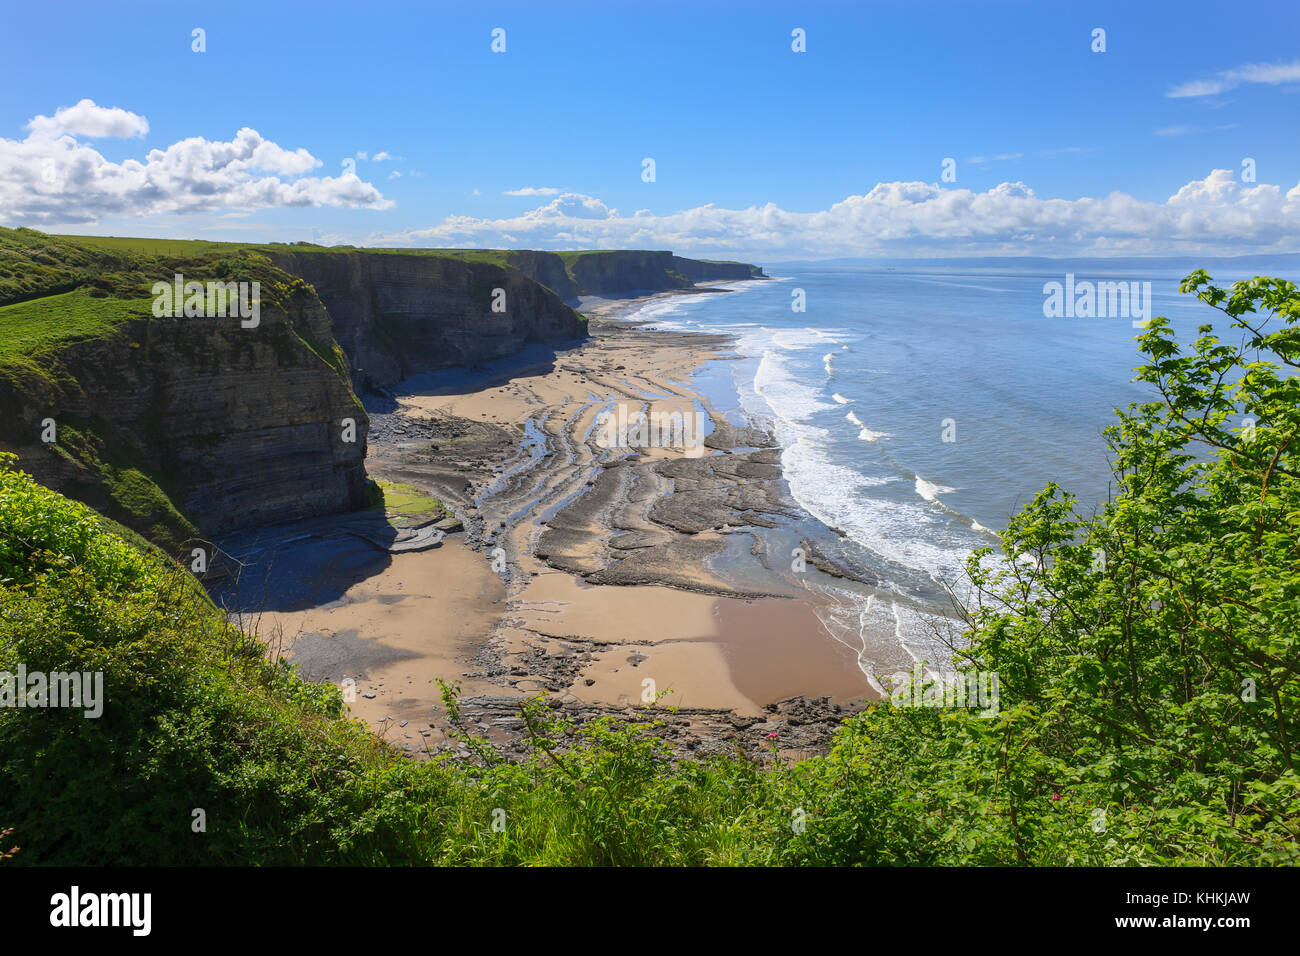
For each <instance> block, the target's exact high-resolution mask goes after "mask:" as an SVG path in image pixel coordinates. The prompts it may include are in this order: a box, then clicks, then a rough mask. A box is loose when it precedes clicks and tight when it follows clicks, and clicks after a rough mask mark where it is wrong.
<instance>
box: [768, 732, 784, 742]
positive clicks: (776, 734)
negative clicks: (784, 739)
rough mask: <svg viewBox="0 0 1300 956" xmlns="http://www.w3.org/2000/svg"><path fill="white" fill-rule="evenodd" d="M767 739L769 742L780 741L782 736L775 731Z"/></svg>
mask: <svg viewBox="0 0 1300 956" xmlns="http://www.w3.org/2000/svg"><path fill="white" fill-rule="evenodd" d="M767 739H768V740H780V739H781V735H780V734H778V733H777V732H776V731H775V730H774V731H772V732H771V733H770V734H768V735H767Z"/></svg>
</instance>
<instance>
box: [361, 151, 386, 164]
mask: <svg viewBox="0 0 1300 956" xmlns="http://www.w3.org/2000/svg"><path fill="white" fill-rule="evenodd" d="M363 158H364V157H363ZM392 158H393V154H392V153H390V152H388V151H387V150H383V149H381V150H380V151H379V152H377V153H375V155H374V157H373V159H372V162H376V163H382V162H386V161H387V160H390V159H392Z"/></svg>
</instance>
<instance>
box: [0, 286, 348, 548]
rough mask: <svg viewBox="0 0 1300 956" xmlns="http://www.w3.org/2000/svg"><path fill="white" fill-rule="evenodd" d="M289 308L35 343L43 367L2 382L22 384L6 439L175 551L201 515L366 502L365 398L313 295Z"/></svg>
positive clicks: (76, 491) (239, 517) (38, 467)
mask: <svg viewBox="0 0 1300 956" xmlns="http://www.w3.org/2000/svg"><path fill="white" fill-rule="evenodd" d="M293 311H294V312H295V313H296V314H295V316H294V317H293V318H291V317H290V316H289V315H287V314H285V313H284V312H282V311H278V310H276V309H274V308H266V307H264V308H263V310H262V315H261V322H260V325H259V326H258V327H257V328H255V329H243V328H240V326H239V323H238V321H237V320H233V319H213V318H189V319H186V318H182V319H170V318H167V319H154V320H152V321H150V320H148V319H143V318H142V319H138V320H134V321H129V322H127V323H125V324H123V325H120V326H118V327H117V328H116V329H114V331H113V333H112V334H110V335H107V336H104V337H102V338H93V339H89V340H86V341H82V342H76V343H73V344H70V345H67V346H65V347H63V348H61V349H59V350H58V351H57V352H55V353H53V354H49V355H45V356H42V366H43V367H42V370H41V371H42V374H39V375H31V376H28V377H26V380H25V381H22V382H21V383H18V382H12V381H10V382H6V383H4V384H5V385H20V390H18V391H17V392H15V391H11V390H10V389H9V388H6V387H3V386H0V414H3V420H4V421H3V426H0V445H2V446H3V447H5V449H6V450H9V451H16V452H17V453H18V455H19V458H20V465H21V467H22V468H23V469H24V470H25V471H28V472H30V473H31V474H32V475H33V476H34V477H36V478H37V480H39V481H41V482H42V483H43V484H46V485H48V486H50V487H52V488H55V489H57V490H59V491H62V492H63V493H64V494H67V495H69V496H72V497H75V498H78V499H80V500H82V501H85V502H86V503H88V504H90V505H91V506H92V507H94V508H96V509H97V510H99V511H101V512H103V513H104V514H107V515H108V516H109V517H112V518H115V519H116V520H118V521H121V522H122V523H124V524H126V525H128V526H129V527H132V528H134V529H135V530H137V531H139V532H140V533H142V534H144V535H145V536H146V537H149V538H151V539H152V540H154V541H156V542H158V543H160V544H162V545H164V546H165V547H168V548H169V550H174V549H175V548H176V547H177V546H178V545H179V544H180V543H181V542H182V541H184V540H185V539H186V538H187V537H189V536H190V535H191V534H193V533H194V532H195V530H196V526H197V530H199V531H201V532H203V533H205V534H217V533H220V532H223V531H226V530H229V529H231V528H235V527H242V526H248V525H255V524H260V523H272V522H277V521H287V520H291V519H294V518H299V517H305V516H307V515H313V514H323V513H329V512H335V511H346V510H352V509H355V508H358V507H361V506H362V505H364V503H365V498H366V475H365V467H364V458H365V448H366V427H367V424H368V422H367V418H366V414H365V410H364V409H363V408H362V407H361V404H360V403H359V402H358V401H357V398H356V395H355V394H354V393H353V391H352V389H351V387H350V386H349V383H348V380H347V377H346V375H345V374H344V372H343V368H344V365H343V361H342V356H341V355H340V354H339V353H338V352H337V351H336V350H332V342H331V339H330V323H329V316H328V315H327V314H326V312H325V310H324V308H323V307H321V305H320V303H319V301H316V300H315V299H314V297H310V299H309V300H308V301H306V302H304V303H300V304H298V305H297V306H295V307H294V309H293ZM331 363H334V364H333V365H332V364H331ZM46 419H53V420H54V421H55V428H56V431H55V437H56V441H55V442H54V443H52V444H51V443H45V442H43V441H42V440H41V435H42V431H43V426H42V422H43V421H44V420H46ZM344 419H352V420H353V421H354V422H355V428H354V434H353V435H352V437H353V439H354V440H353V441H350V442H349V441H346V440H345V437H346V436H345V431H344ZM178 509H179V512H181V514H178V513H177V510H178Z"/></svg>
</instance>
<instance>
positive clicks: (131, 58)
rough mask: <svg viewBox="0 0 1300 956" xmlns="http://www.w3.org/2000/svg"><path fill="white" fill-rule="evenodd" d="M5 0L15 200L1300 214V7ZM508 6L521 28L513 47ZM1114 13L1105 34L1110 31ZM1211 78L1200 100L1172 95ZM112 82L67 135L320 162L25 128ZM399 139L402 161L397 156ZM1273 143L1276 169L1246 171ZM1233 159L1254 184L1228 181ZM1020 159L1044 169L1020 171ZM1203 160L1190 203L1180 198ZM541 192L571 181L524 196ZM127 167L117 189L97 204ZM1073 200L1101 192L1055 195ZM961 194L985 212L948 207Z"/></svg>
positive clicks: (432, 231)
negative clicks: (177, 152)
mask: <svg viewBox="0 0 1300 956" xmlns="http://www.w3.org/2000/svg"><path fill="white" fill-rule="evenodd" d="M467 8H468V9H467ZM0 17H3V20H4V21H5V23H4V29H3V30H0V56H3V58H4V61H5V62H6V64H7V65H8V69H7V70H6V82H5V83H4V84H0V151H2V150H3V148H5V147H6V146H7V148H8V152H7V153H5V154H4V155H0V160H7V162H6V165H8V166H9V167H10V168H9V170H8V171H5V170H4V169H3V168H2V167H0V201H4V204H3V205H0V223H3V224H5V225H23V224H25V225H32V226H34V227H36V228H45V229H49V230H51V231H62V232H95V233H116V234H144V235H169V236H199V237H210V238H240V239H244V238H247V239H255V238H261V239H288V240H292V239H299V238H312V237H313V235H314V236H315V237H316V238H318V239H321V240H323V241H349V242H359V243H361V242H370V243H392V244H417V245H440V244H442V245H445V244H464V245H500V244H512V245H532V246H543V247H552V248H565V247H569V248H572V247H578V246H582V245H601V246H626V245H641V246H644V245H654V246H655V247H662V246H663V245H664V244H670V245H675V246H680V247H681V248H680V249H679V251H686V252H692V253H695V254H708V253H735V254H740V253H744V254H747V255H751V256H762V255H782V256H783V257H785V258H790V257H804V256H807V257H818V256H833V255H854V254H905V253H918V254H965V253H976V252H978V253H985V254H1002V253H1007V252H1015V251H1023V252H1026V253H1039V254H1042V253H1049V254H1050V253H1052V252H1105V251H1115V252H1124V253H1136V254H1142V253H1150V254H1159V253H1168V252H1177V251H1184V250H1189V249H1194V248H1197V247H1200V248H1203V249H1205V250H1207V251H1215V252H1219V253H1222V254H1231V253H1233V252H1237V251H1240V252H1253V251H1280V250H1283V251H1284V250H1285V249H1287V248H1288V244H1294V240H1295V238H1296V236H1297V234H1300V226H1297V217H1298V216H1300V193H1296V194H1295V198H1294V199H1292V198H1290V197H1289V196H1288V193H1289V192H1291V191H1293V190H1295V188H1296V187H1297V184H1298V183H1300V148H1297V147H1300V135H1298V134H1297V122H1296V121H1297V118H1300V67H1298V66H1296V65H1297V64H1300V44H1297V42H1296V39H1295V38H1296V37H1297V36H1300V4H1296V3H1292V2H1286V3H1281V2H1279V3H1260V4H1252V5H1250V7H1249V9H1248V10H1244V9H1243V10H1242V11H1241V12H1234V11H1232V10H1230V9H1227V8H1225V7H1224V6H1223V5H1222V4H1213V5H1212V4H1197V3H1185V2H1180V3H1132V2H1128V3H1114V4H1110V3H1086V4H1084V3H1057V2H1040V3H975V2H966V3H945V4H934V5H930V6H925V7H923V6H922V5H919V4H916V3H857V4H851V3H804V2H801V3H761V2H759V3H706V2H694V3H674V2H661V0H656V2H646V3H630V2H612V3H600V4H597V3H537V2H534V3H521V4H514V3H482V4H472V5H470V4H457V5H455V6H453V5H448V4H428V3H423V4H414V3H384V2H374V3H330V2H315V3H297V2H289V3H279V2H272V0H263V2H261V3H255V4H252V3H248V4H246V3H230V2H225V3H220V4H177V3H160V4H144V3H122V4H113V5H107V4H103V3H44V4H28V5H23V6H22V7H21V8H18V7H15V6H12V5H11V6H9V7H7V8H6V10H5V11H4V13H3V14H0ZM195 27H201V28H203V29H204V30H205V31H206V45H207V51H206V52H204V53H195V52H193V51H192V50H191V42H192V41H191V30H192V29H193V28H195ZM497 27H500V28H504V29H505V31H506V52H505V53H500V54H499V53H493V52H492V51H491V49H490V44H491V31H492V30H493V29H494V28H497ZM796 27H799V28H802V29H804V30H806V32H807V52H806V53H794V52H792V50H791V30H792V29H794V28H796ZM1098 27H1100V28H1102V29H1104V30H1105V31H1106V37H1105V39H1106V51H1105V52H1104V53H1094V52H1093V51H1092V50H1091V46H1092V43H1093V39H1092V31H1093V30H1094V28H1098ZM1188 84H1202V85H1201V86H1192V87H1189V86H1188ZM1207 84H1208V85H1207ZM1180 87H1182V88H1183V89H1182V92H1184V93H1187V92H1192V93H1197V94H1199V95H1180V96H1172V95H1170V94H1171V93H1172V92H1177V91H1179V88H1180ZM1216 88H1217V89H1216ZM1207 90H1210V92H1206V91H1207ZM87 99H88V100H91V101H93V107H94V108H95V109H99V110H105V109H117V110H120V111H126V112H128V113H129V114H133V115H134V116H135V117H138V118H140V119H141V121H142V122H141V123H137V125H136V127H135V128H134V133H135V135H127V136H110V135H90V134H94V133H96V131H97V127H96V126H95V123H96V121H95V120H94V119H93V118H92V119H90V120H87V119H86V118H85V117H86V116H88V115H90V114H88V113H86V111H85V110H83V111H82V114H78V115H80V116H81V117H82V118H81V119H80V120H73V119H65V120H60V122H59V123H55V122H53V121H51V122H50V124H49V125H50V126H51V127H52V128H54V127H58V128H56V129H52V132H50V133H49V134H48V135H47V134H41V135H42V136H45V138H46V139H49V137H52V136H57V135H59V134H62V135H65V136H71V137H72V138H73V139H75V140H76V142H77V144H79V146H80V147H81V148H83V149H90V150H93V151H94V153H95V155H98V156H100V157H102V160H103V162H104V163H106V164H113V166H114V167H116V165H117V164H122V163H124V162H128V161H137V162H139V163H142V164H145V163H147V159H146V157H147V154H148V153H149V151H150V150H167V149H168V147H171V146H173V145H174V144H177V143H180V142H182V141H184V140H186V139H187V138H191V137H201V138H203V139H204V140H206V141H208V142H209V143H228V142H231V141H232V140H234V139H235V137H236V134H237V133H238V131H239V130H240V129H241V128H245V127H247V128H250V129H252V130H256V131H257V133H258V134H259V140H258V141H259V142H260V141H267V142H270V143H273V144H277V145H278V147H279V148H280V149H281V150H284V151H289V152H290V153H294V152H295V151H297V150H305V151H306V153H308V154H310V157H311V158H313V159H314V160H317V161H319V165H317V166H315V167H313V168H311V169H310V170H305V169H301V168H299V167H300V166H301V165H302V164H297V163H293V162H285V163H276V162H273V163H271V164H270V166H269V172H268V167H265V166H264V167H261V168H260V170H259V169H258V168H254V167H241V169H240V170H239V171H236V170H234V169H233V168H229V169H222V170H209V172H211V177H207V176H205V175H200V174H199V173H198V172H195V170H194V169H189V170H188V171H186V170H179V171H178V169H177V168H176V167H173V169H172V175H169V176H168V177H166V182H161V181H160V180H159V179H158V178H157V177H156V176H155V175H154V173H153V172H151V171H145V172H139V171H136V170H134V169H133V168H127V169H125V170H120V171H119V170H118V169H116V168H110V169H109V170H108V173H109V176H108V177H107V178H108V179H112V180H114V182H116V181H117V179H120V180H121V181H120V182H118V183H117V185H113V186H111V187H109V186H104V180H105V177H104V176H103V175H100V174H97V173H95V172H94V171H93V170H91V169H90V168H89V166H90V165H94V164H96V163H98V162H99V161H98V160H95V159H93V157H90V158H87V157H89V153H75V152H73V151H72V150H71V149H70V148H67V147H66V144H65V147H61V148H60V150H59V151H58V152H57V153H50V152H48V150H50V149H53V148H54V147H52V146H49V145H48V143H46V144H45V145H43V146H41V148H40V150H38V149H36V147H35V146H31V145H28V146H27V147H22V144H23V143H24V142H25V141H26V140H27V139H29V138H31V137H32V136H33V135H34V134H32V132H31V130H30V129H29V128H28V124H29V122H30V121H32V120H33V118H34V117H38V116H43V117H54V118H55V119H56V120H57V119H59V117H58V116H57V115H56V111H57V110H59V109H60V108H64V109H66V108H69V107H73V106H74V105H75V104H78V103H79V102H81V101H83V100H87ZM68 115H69V116H72V115H73V114H68ZM132 122H134V121H132ZM143 122H147V132H141V127H142V125H143ZM60 124H61V125H60ZM128 125H129V124H128ZM69 127H71V132H68V131H67V130H68V128H69ZM251 142H252V141H251V140H250V141H246V142H245V146H248V144H249V143H251ZM249 148H250V149H251V147H249ZM183 152H190V153H192V152H193V151H192V150H190V151H183ZM359 153H364V154H365V156H366V157H367V158H365V159H361V158H359V157H358V154H359ZM379 153H387V154H388V155H389V156H390V157H391V158H389V159H386V160H384V161H380V162H376V161H375V160H374V158H373V157H375V155H376V154H379ZM51 156H53V157H54V158H53V159H51V158H50V157H51ZM78 156H80V157H81V158H80V159H78ZM645 157H653V158H654V160H655V162H656V180H655V182H653V183H647V182H643V181H642V176H641V173H642V160H643V158H645ZM947 157H951V158H953V159H955V160H956V174H957V178H956V181H955V182H951V183H949V182H942V181H941V178H940V173H941V162H942V160H943V159H944V158H947ZM1247 157H1249V158H1251V159H1253V160H1254V161H1255V169H1256V176H1257V178H1256V181H1255V182H1254V183H1251V182H1249V181H1242V177H1241V171H1242V162H1243V160H1244V159H1245V158H1247ZM348 158H350V159H352V160H353V162H354V163H355V173H356V177H357V179H358V180H359V181H360V182H361V183H364V184H369V186H368V187H366V188H365V189H364V190H363V189H361V187H359V186H355V185H351V184H348V185H347V188H345V186H344V185H343V184H338V183H328V182H326V183H323V184H317V185H313V184H311V183H304V184H303V185H302V186H301V187H300V188H299V189H298V190H297V191H296V192H294V193H292V194H291V195H280V196H277V197H272V196H271V195H270V193H271V192H272V191H273V190H269V189H266V188H262V187H258V188H251V186H250V183H251V182H253V181H257V182H261V181H263V180H265V178H266V177H267V176H268V175H270V176H271V177H273V178H274V179H276V180H277V181H279V182H281V183H284V184H292V183H293V182H295V180H297V179H299V178H304V177H305V178H306V179H308V180H310V179H322V178H324V179H334V178H337V177H340V176H342V175H344V173H345V169H344V167H343V165H342V164H343V161H344V160H345V159H348ZM37 160H39V167H38V166H37V165H33V164H35V163H37ZM51 162H53V163H54V165H55V167H56V169H55V171H54V172H52V173H51V172H48V170H47V167H48V165H49V164H50V163H51ZM185 162H187V163H191V164H194V163H197V164H199V165H200V166H201V165H203V164H205V163H207V164H209V166H211V164H213V163H220V162H222V160H221V159H220V158H217V159H213V158H212V157H211V156H197V155H191V156H190V157H189V159H188V160H186V161H185ZM88 164H89V165H88ZM182 165H184V163H182ZM19 167H24V169H25V171H23V170H20V169H19ZM27 167H30V168H27ZM37 168H39V169H41V170H46V176H45V179H44V180H43V185H42V186H41V187H40V188H39V189H37V190H36V192H39V193H40V194H41V195H42V196H44V197H46V198H47V199H48V200H49V201H48V202H44V201H43V202H36V201H34V200H33V199H32V198H31V197H32V195H33V189H32V187H31V184H30V183H25V181H24V180H23V178H22V177H23V176H24V175H26V176H28V177H30V176H33V175H35V172H34V171H35V170H36V169H37ZM1213 170H1227V171H1229V172H1230V173H1231V177H1228V176H1220V177H1219V179H1218V180H1211V179H1210V178H1209V177H1210V175H1211V173H1212V171H1213ZM394 173H397V174H398V175H397V176H394V175H393V174H394ZM114 177H117V179H114ZM240 177H242V178H243V180H244V182H243V183H242V184H238V185H239V188H233V186H234V185H236V184H234V182H233V180H234V179H238V178H240ZM1230 178H1231V181H1230ZM6 180H7V181H8V190H7V191H6V189H5V185H4V184H5V181H6ZM349 183H350V181H349ZM912 183H923V184H929V185H932V186H934V187H936V188H935V189H934V190H930V191H926V192H917V191H916V190H915V189H909V188H903V187H902V186H893V187H889V188H887V189H886V190H885V191H884V192H878V193H876V194H875V196H874V197H873V198H871V199H870V200H868V201H865V202H863V203H857V204H852V203H851V204H850V206H851V208H837V205H836V204H843V203H845V201H846V200H847V199H849V198H850V197H865V196H870V195H871V194H872V190H873V188H875V187H877V184H912ZM1004 183H1005V184H1023V187H1024V188H1019V187H1017V188H1011V189H1006V190H1003V191H1002V192H1001V193H997V192H995V193H993V194H989V192H988V191H989V190H996V189H997V188H998V187H999V186H1000V185H1001V184H1004ZM1195 183H1201V184H1202V185H1201V187H1199V188H1197V189H1193V191H1192V193H1189V194H1188V195H1187V196H1186V197H1185V200H1186V201H1185V203H1184V204H1183V205H1180V206H1178V208H1177V209H1175V210H1170V209H1169V208H1167V206H1166V204H1167V202H1168V200H1169V198H1170V197H1171V196H1173V195H1174V194H1176V193H1178V192H1179V190H1180V189H1184V187H1187V186H1188V184H1195ZM1263 186H1269V187H1271V188H1273V189H1274V190H1275V193H1270V194H1267V195H1266V194H1264V193H1261V192H1260V191H1259V190H1260V188H1261V187H1263ZM523 188H528V189H533V190H555V192H546V193H542V194H534V195H523V196H518V195H506V194H505V193H506V192H507V191H510V190H519V189H523ZM96 189H107V195H105V196H102V197H100V199H99V200H98V201H91V200H90V199H85V201H84V203H83V204H81V205H79V203H80V202H82V200H83V199H84V197H87V196H88V195H92V194H94V192H95V190H96ZM60 190H61V192H60ZM186 190H188V191H189V195H178V193H181V192H184V191H186ZM282 192H285V193H287V192H288V191H287V190H286V191H282ZM56 193H58V194H57V195H56ZM1112 193H1119V194H1122V195H1123V196H1124V197H1126V199H1131V201H1132V202H1133V203H1136V204H1137V205H1136V209H1135V212H1134V216H1133V217H1132V218H1133V219H1134V220H1143V219H1144V217H1145V219H1147V220H1149V221H1148V222H1145V224H1144V225H1143V226H1142V227H1140V228H1128V227H1127V226H1126V225H1125V223H1124V221H1123V220H1124V216H1125V209H1126V208H1127V207H1126V203H1124V202H1118V201H1112V202H1111V204H1110V206H1109V207H1108V208H1106V209H1104V210H1100V211H1099V210H1097V209H1094V208H1092V207H1090V206H1080V205H1079V202H1080V201H1081V200H1083V199H1085V198H1089V197H1095V198H1101V197H1106V196H1109V195H1110V194H1112ZM570 194H571V195H570ZM982 196H989V197H990V198H989V199H988V201H986V202H981V201H980V199H979V197H982ZM79 197H80V198H79ZM1051 200H1066V201H1068V202H1069V203H1070V204H1072V205H1070V206H1069V207H1068V208H1065V209H1062V210H1055V209H1054V207H1053V206H1052V204H1051V202H1050V201H1051ZM954 203H955V204H956V205H958V206H962V209H961V210H960V211H958V212H953V211H952V210H951V209H945V207H946V206H952V205H953V204H954ZM295 204H297V205H295ZM548 204H550V208H548ZM769 204H770V205H769ZM5 205H7V206H9V209H7V210H6V209H5V208H4V207H5ZM349 206H355V207H356V208H349ZM701 207H703V209H704V211H703V212H696V213H694V214H690V211H692V210H700V209H701ZM538 210H540V211H538ZM765 210H766V212H765ZM615 211H616V212H615ZM639 211H640V212H641V216H640V220H641V221H639V222H638V221H637V217H636V214H637V213H638V212H639ZM746 211H748V213H746ZM1054 216H1056V217H1057V218H1056V219H1053V217H1054ZM448 217H453V218H452V219H451V220H450V221H449V220H448ZM1243 217H1246V218H1250V220H1251V221H1250V222H1243ZM74 220H75V221H74ZM995 220H996V221H998V223H999V224H998V225H996V226H994V225H990V223H992V222H994V221H995ZM509 240H514V241H513V242H511V241H509Z"/></svg>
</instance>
